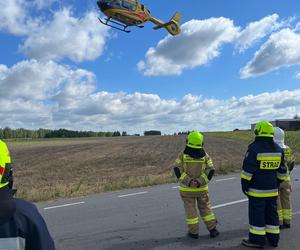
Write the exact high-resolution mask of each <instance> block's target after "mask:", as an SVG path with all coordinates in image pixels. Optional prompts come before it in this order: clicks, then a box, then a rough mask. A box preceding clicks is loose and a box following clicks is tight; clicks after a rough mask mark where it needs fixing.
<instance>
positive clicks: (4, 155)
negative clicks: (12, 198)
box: [0, 140, 13, 189]
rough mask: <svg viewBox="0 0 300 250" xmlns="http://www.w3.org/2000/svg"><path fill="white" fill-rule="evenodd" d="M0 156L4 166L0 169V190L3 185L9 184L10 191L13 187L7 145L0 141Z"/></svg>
mask: <svg viewBox="0 0 300 250" xmlns="http://www.w3.org/2000/svg"><path fill="white" fill-rule="evenodd" d="M0 155H1V161H2V162H3V164H5V166H6V167H5V168H4V167H3V168H2V167H0V175H1V176H3V177H2V183H0V188H1V187H2V185H3V183H6V182H9V188H11V189H12V187H13V168H12V164H11V158H10V153H9V150H8V148H7V145H6V143H5V142H4V141H2V140H0Z"/></svg>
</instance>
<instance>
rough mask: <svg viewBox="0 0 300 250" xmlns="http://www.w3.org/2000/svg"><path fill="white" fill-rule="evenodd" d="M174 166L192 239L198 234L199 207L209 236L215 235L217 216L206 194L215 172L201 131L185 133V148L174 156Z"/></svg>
mask: <svg viewBox="0 0 300 250" xmlns="http://www.w3.org/2000/svg"><path fill="white" fill-rule="evenodd" d="M173 169H174V172H175V175H176V177H177V178H178V181H179V183H180V187H179V190H180V196H181V198H182V201H183V203H184V208H185V214H186V223H187V226H188V236H189V237H191V238H195V239H197V238H198V237H199V235H198V234H199V215H198V211H197V210H199V212H200V216H201V218H202V219H203V221H204V223H205V224H206V227H207V229H208V231H209V232H210V237H212V238H214V237H217V236H218V235H219V232H218V230H217V228H216V225H217V220H216V216H215V214H214V213H213V210H212V207H211V203H210V199H209V194H208V183H209V181H210V180H211V179H212V177H213V175H214V172H215V168H214V166H213V162H212V160H211V158H210V157H209V155H208V154H207V153H206V152H205V150H204V148H203V135H202V134H201V133H200V132H198V131H193V132H191V133H189V134H188V137H187V144H186V147H185V149H184V152H183V153H182V154H180V156H179V157H178V158H177V159H176V161H175V164H174V166H173Z"/></svg>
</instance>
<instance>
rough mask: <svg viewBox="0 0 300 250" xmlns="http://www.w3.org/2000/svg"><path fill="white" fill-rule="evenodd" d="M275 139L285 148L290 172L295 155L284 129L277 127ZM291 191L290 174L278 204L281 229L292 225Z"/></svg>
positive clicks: (280, 191) (281, 185)
mask: <svg viewBox="0 0 300 250" xmlns="http://www.w3.org/2000/svg"><path fill="white" fill-rule="evenodd" d="M274 141H275V142H276V143H277V144H278V145H279V146H280V147H281V148H282V149H283V150H284V156H285V157H284V161H285V165H286V167H287V171H288V173H289V174H290V173H291V171H292V170H293V169H294V165H295V157H294V154H293V152H292V150H291V148H290V147H288V146H287V145H285V144H284V131H283V130H282V129H281V128H278V127H275V131H274ZM291 191H292V188H291V178H290V176H289V177H288V180H286V181H284V182H282V183H281V184H280V187H279V196H278V200H277V206H278V216H279V225H280V229H284V228H290V227H291V220H292V207H291Z"/></svg>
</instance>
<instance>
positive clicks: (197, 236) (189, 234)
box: [187, 232, 199, 239]
mask: <svg viewBox="0 0 300 250" xmlns="http://www.w3.org/2000/svg"><path fill="white" fill-rule="evenodd" d="M187 235H188V236H189V237H190V238H192V239H198V238H199V235H198V234H192V233H191V232H188V234H187Z"/></svg>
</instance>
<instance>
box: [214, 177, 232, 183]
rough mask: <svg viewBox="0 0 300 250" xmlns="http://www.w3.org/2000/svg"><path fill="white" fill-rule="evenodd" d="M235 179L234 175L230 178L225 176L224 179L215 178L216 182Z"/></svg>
mask: <svg viewBox="0 0 300 250" xmlns="http://www.w3.org/2000/svg"><path fill="white" fill-rule="evenodd" d="M234 179H236V177H231V178H226V179H218V180H216V182H219V181H229V180H234Z"/></svg>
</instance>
